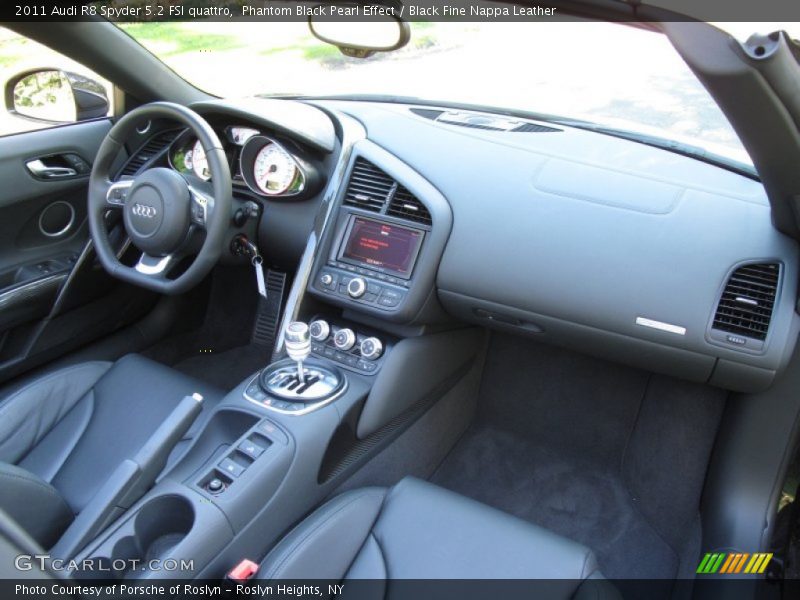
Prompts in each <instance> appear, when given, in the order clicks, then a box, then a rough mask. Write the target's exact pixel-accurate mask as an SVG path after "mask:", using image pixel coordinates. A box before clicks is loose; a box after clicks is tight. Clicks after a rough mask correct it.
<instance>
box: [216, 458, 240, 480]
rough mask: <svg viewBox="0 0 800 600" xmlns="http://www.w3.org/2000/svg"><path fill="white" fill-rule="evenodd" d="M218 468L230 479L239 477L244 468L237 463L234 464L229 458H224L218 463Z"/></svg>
mask: <svg viewBox="0 0 800 600" xmlns="http://www.w3.org/2000/svg"><path fill="white" fill-rule="evenodd" d="M219 468H220V470H221V471H223V472H225V473H227V474H228V475H230V476H231V477H239V475H241V474H242V473H244V467H243V466H242V465H240V464H239V463H237V462H234V461H233V460H231V459H230V458H226V459H225V460H223V461H222V462H221V463H219Z"/></svg>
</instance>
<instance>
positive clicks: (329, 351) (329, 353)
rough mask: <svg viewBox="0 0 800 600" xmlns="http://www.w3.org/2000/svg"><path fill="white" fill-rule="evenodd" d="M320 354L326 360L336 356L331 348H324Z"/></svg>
mask: <svg viewBox="0 0 800 600" xmlns="http://www.w3.org/2000/svg"><path fill="white" fill-rule="evenodd" d="M322 354H323V355H324V356H325V357H326V358H334V357H335V356H336V350H335V349H334V348H332V347H331V346H325V348H324V349H323V350H322Z"/></svg>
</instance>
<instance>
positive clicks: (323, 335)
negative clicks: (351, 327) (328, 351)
mask: <svg viewBox="0 0 800 600" xmlns="http://www.w3.org/2000/svg"><path fill="white" fill-rule="evenodd" d="M308 333H309V334H310V335H311V339H312V340H314V341H315V342H324V341H325V340H327V339H328V336H329V335H330V334H331V327H330V325H328V322H327V321H323V320H322V319H318V320H316V321H311V325H309V326H308Z"/></svg>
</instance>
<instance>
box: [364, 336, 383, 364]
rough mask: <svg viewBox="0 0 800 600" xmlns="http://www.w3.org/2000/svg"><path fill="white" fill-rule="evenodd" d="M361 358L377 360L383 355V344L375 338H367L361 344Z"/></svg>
mask: <svg viewBox="0 0 800 600" xmlns="http://www.w3.org/2000/svg"><path fill="white" fill-rule="evenodd" d="M360 349H361V358H366V359H367V360H377V359H379V358H380V357H381V354H383V343H382V342H381V341H380V340H379V339H378V338H376V337H368V338H367V339H365V340H362V342H361V348H360Z"/></svg>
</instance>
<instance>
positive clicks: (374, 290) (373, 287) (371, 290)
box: [367, 283, 383, 295]
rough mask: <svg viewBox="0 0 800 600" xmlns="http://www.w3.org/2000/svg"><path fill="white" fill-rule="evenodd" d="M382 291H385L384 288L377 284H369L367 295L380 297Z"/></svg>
mask: <svg viewBox="0 0 800 600" xmlns="http://www.w3.org/2000/svg"><path fill="white" fill-rule="evenodd" d="M381 290H383V288H382V287H381V286H379V285H378V284H377V283H368V284H367V293H368V294H378V295H380V293H381Z"/></svg>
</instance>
